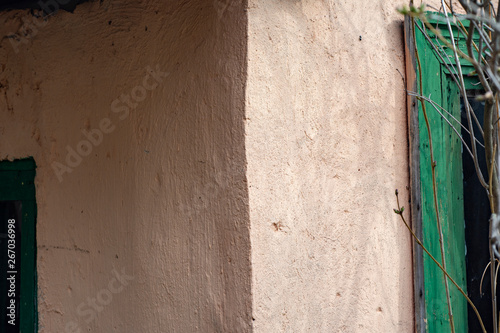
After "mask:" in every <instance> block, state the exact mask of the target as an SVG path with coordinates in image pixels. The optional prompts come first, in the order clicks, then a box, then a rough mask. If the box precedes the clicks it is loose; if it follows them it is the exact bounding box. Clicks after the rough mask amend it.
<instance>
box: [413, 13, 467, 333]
mask: <svg viewBox="0 0 500 333" xmlns="http://www.w3.org/2000/svg"><path fill="white" fill-rule="evenodd" d="M412 24H413V25H415V22H414V19H413V18H412ZM413 40H416V37H415V30H413ZM415 58H416V59H417V64H418V74H419V75H418V76H419V82H420V86H419V89H420V95H423V88H422V64H421V63H420V58H419V56H418V50H417V45H416V44H415ZM420 103H421V105H422V111H423V114H424V118H425V125H426V127H427V135H428V138H429V150H430V154H431V168H432V169H431V173H432V193H433V197H434V207H435V211H436V223H437V228H438V233H439V245H440V246H439V248H440V250H441V262H442V263H443V269H444V270H443V279H444V287H445V291H446V304H447V306H448V317H449V319H450V327H451V332H452V333H454V332H455V324H454V322H453V311H452V307H451V299H450V287H449V285H448V279H447V278H446V275H447V274H446V258H445V255H444V243H443V229H442V226H441V220H440V216H439V206H438V200H437V185H436V161H435V160H434V150H433V146H432V134H431V127H430V124H429V119H428V117H427V111H426V109H425V102H423V101H422V100H420ZM469 130H470V129H469Z"/></svg>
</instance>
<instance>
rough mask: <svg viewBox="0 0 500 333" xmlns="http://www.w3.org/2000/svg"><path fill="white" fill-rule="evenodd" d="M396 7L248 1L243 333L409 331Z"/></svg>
mask: <svg viewBox="0 0 500 333" xmlns="http://www.w3.org/2000/svg"><path fill="white" fill-rule="evenodd" d="M396 5H397V4H395V3H394V2H393V1H312V0H311V1H260V0H250V3H249V12H248V19H249V26H248V36H249V40H248V52H249V53H248V82H247V102H246V107H247V110H246V134H247V138H246V143H247V152H246V154H247V160H248V184H249V196H250V221H251V241H252V270H253V278H252V281H253V287H252V293H253V309H254V314H253V316H254V319H255V320H254V328H255V332H262V333H267V332H411V331H413V314H412V313H413V307H412V302H413V301H412V266H411V250H410V245H409V244H410V242H409V241H410V239H409V236H408V232H407V230H406V229H405V227H404V225H403V224H402V223H401V222H400V221H399V220H398V218H397V216H396V215H395V214H394V212H393V211H392V208H394V207H395V205H396V203H395V197H394V190H395V189H396V188H398V189H399V190H400V192H401V193H402V194H403V197H402V199H403V201H402V202H403V204H404V205H405V206H407V198H408V191H407V189H406V188H405V187H406V186H407V185H408V164H407V153H408V152H407V137H406V111H405V93H404V84H403V78H402V76H401V73H404V72H405V70H404V53H403V40H402V25H401V23H402V17H401V16H399V14H398V13H396V11H395V6H396Z"/></svg>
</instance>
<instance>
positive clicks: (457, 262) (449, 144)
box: [415, 22, 477, 333]
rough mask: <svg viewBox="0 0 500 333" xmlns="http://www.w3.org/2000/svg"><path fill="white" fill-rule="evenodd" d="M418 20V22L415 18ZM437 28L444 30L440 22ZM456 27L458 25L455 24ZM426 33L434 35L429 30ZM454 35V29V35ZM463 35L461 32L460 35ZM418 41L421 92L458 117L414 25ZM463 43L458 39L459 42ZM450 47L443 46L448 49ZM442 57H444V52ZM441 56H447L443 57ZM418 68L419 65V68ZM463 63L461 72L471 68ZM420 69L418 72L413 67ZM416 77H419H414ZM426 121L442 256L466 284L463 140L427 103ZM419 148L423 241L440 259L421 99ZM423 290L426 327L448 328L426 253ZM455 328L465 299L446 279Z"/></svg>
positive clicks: (463, 328) (436, 274) (440, 288)
mask: <svg viewBox="0 0 500 333" xmlns="http://www.w3.org/2000/svg"><path fill="white" fill-rule="evenodd" d="M417 24H420V26H422V24H421V22H419V23H417ZM441 31H446V28H445V27H442V29H441ZM455 32H456V30H455ZM429 34H430V37H431V38H433V37H434V36H432V34H431V33H430V32H429ZM455 36H457V34H456V35H455ZM462 38H463V36H462ZM415 39H416V47H417V49H418V54H419V58H420V62H421V65H422V79H423V84H422V85H423V87H422V89H423V95H424V96H426V97H429V96H430V98H431V99H432V100H433V101H434V102H436V103H437V104H438V105H440V106H442V107H443V108H445V109H446V110H447V111H448V112H450V113H451V114H452V115H453V116H454V117H455V118H456V119H458V120H460V94H459V90H458V87H457V86H456V84H455V82H454V81H453V80H452V78H451V75H449V71H448V69H447V68H446V66H445V65H444V63H443V61H442V59H440V58H439V57H438V54H437V53H436V52H435V50H433V48H432V46H431V44H430V43H429V42H428V41H427V40H426V38H425V36H424V35H423V34H422V32H421V31H420V30H419V29H415ZM460 43H462V41H461V42H460ZM448 52H449V50H447V51H446V53H448ZM443 58H444V59H446V58H445V57H443ZM445 61H448V60H447V59H446V60H445ZM417 71H418V68H417ZM470 71H471V69H470V68H465V69H464V72H466V73H467V72H470ZM417 75H418V73H417ZM417 81H418V80H417ZM466 81H467V83H466V85H467V88H468V89H469V88H471V87H477V86H475V85H474V83H475V82H474V81H477V79H475V78H473V77H466ZM426 109H427V115H428V119H429V122H430V128H431V134H432V141H433V147H434V157H435V160H436V163H437V165H436V181H437V194H438V206H439V207H438V209H439V213H440V218H441V224H442V228H443V235H444V246H445V258H446V264H447V269H448V273H450V275H451V276H452V277H453V278H454V280H455V281H456V282H457V283H458V284H459V285H460V286H461V288H463V290H464V291H465V290H466V286H467V282H466V281H467V280H466V264H465V254H466V249H465V228H464V205H463V175H462V152H461V149H462V144H461V141H460V139H459V137H458V136H457V135H456V134H455V132H454V131H453V129H452V128H451V127H450V125H449V124H448V123H447V122H446V121H445V120H444V119H443V118H442V116H441V115H440V114H439V113H438V112H437V111H436V110H435V109H434V108H433V107H432V105H431V104H430V103H427V104H426ZM445 116H446V118H447V119H448V121H449V122H451V123H452V124H453V125H454V126H456V127H458V128H459V125H458V123H457V122H455V121H454V120H453V119H452V117H451V116H449V115H445ZM418 118H419V121H418V123H419V132H420V133H419V136H420V143H419V151H420V181H421V183H420V186H421V203H422V207H421V209H422V226H421V228H422V237H423V243H424V245H425V246H426V247H427V249H428V250H429V251H430V252H431V253H432V255H433V256H434V257H435V258H436V259H438V260H439V261H441V252H440V245H439V238H438V228H437V222H436V215H435V210H434V209H435V207H434V201H433V189H432V173H431V170H432V169H431V162H430V150H429V140H428V133H427V127H426V125H425V121H424V117H423V112H422V109H421V106H420V104H419V116H418ZM423 271H424V291H425V315H426V319H427V320H426V327H427V329H426V331H427V332H431V333H442V332H450V323H449V317H448V308H447V303H446V293H445V286H444V278H443V273H442V271H441V270H440V269H439V268H438V267H437V265H435V264H434V262H432V260H431V259H430V258H428V257H427V256H426V255H424V258H423ZM449 288H450V297H451V301H452V307H453V315H454V323H455V328H456V332H467V331H468V328H467V327H468V324H467V302H466V300H465V299H464V297H463V296H462V295H461V294H460V293H459V292H458V291H457V290H456V288H455V287H454V286H453V285H452V284H451V282H450V283H449Z"/></svg>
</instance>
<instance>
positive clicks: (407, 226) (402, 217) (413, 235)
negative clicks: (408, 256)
mask: <svg viewBox="0 0 500 333" xmlns="http://www.w3.org/2000/svg"><path fill="white" fill-rule="evenodd" d="M396 201H397V203H398V210H397V212H396V214H398V215H399V216H400V217H401V220H402V221H403V223H404V224H405V226H406V228H407V229H408V231H410V233H411V235H412V237H413V239H414V240H415V242H417V244H418V245H419V246H420V247H421V248H422V250H424V252H425V253H426V254H427V255H428V256H429V258H431V259H432V261H434V263H435V264H436V265H437V266H438V267H439V269H441V271H442V272H443V274H444V275H445V276H446V277H447V278H448V279H450V281H451V283H453V285H454V286H455V287H456V288H457V289H458V291H459V292H460V293H461V294H462V296H464V297H465V299H466V300H467V303H469V305H470V306H471V308H472V310H473V311H474V313H475V314H476V317H477V319H478V320H479V324H480V325H481V329H482V330H483V333H486V328H485V327H484V324H483V319H482V318H481V315H480V314H479V311H478V310H477V308H476V306H475V305H474V303H472V300H471V299H470V298H469V296H467V294H466V293H465V292H464V291H463V289H462V288H460V286H459V285H458V284H457V283H456V282H455V280H453V278H452V277H451V276H450V275H449V274H448V272H447V271H446V270H445V268H444V267H443V266H441V264H440V263H439V261H437V260H436V258H434V256H433V255H432V254H431V253H430V252H429V251H428V250H427V248H426V247H425V246H424V244H423V243H422V242H421V241H420V239H419V238H418V237H417V235H415V233H414V232H413V230H412V229H411V228H410V226H409V225H408V222H406V219H405V217H404V216H403V212H402V211H401V206H400V205H399V197H398V194H397V192H396Z"/></svg>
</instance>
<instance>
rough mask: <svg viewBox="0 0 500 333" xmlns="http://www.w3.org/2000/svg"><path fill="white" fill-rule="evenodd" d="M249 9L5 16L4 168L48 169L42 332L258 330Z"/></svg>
mask: <svg viewBox="0 0 500 333" xmlns="http://www.w3.org/2000/svg"><path fill="white" fill-rule="evenodd" d="M242 6H243V4H239V5H238V6H232V7H227V6H225V5H224V2H221V3H217V2H215V3H213V2H203V1H170V2H168V3H166V2H164V1H160V0H158V1H139V2H130V1H122V0H113V1H97V2H90V3H86V4H83V5H81V6H78V7H77V9H76V11H75V12H74V13H67V12H59V13H57V14H56V15H55V16H53V17H50V18H49V19H48V21H47V22H46V23H43V21H42V20H36V22H37V23H38V24H39V27H38V28H36V29H32V30H28V31H22V29H21V27H22V25H23V19H28V20H33V17H32V16H31V15H29V14H28V12H27V11H13V12H2V13H0V36H2V37H3V38H2V42H1V44H0V45H1V48H0V68H1V70H2V72H1V74H0V159H6V158H8V159H14V158H21V157H26V156H34V158H35V160H36V162H37V164H38V170H37V177H36V187H37V204H38V225H37V242H38V276H39V317H40V332H44V333H53V332H106V333H109V332H120V333H121V332H133V333H137V332H180V333H183V332H248V331H249V330H250V326H251V296H250V282H251V280H250V279H251V278H250V277H251V273H250V242H249V230H248V227H249V220H248V195H247V184H246V178H245V177H246V165H245V150H244V124H243V118H244V84H245V81H246V76H245V70H246V53H247V52H246V24H245V22H246V13H245V11H244V10H243V7H242ZM14 33H16V34H19V35H21V36H24V34H27V38H26V40H25V41H26V43H24V42H23V43H17V42H15V41H14V40H13V39H12V38H10V37H8V36H12V35H13V34H14ZM11 41H13V43H11ZM13 46H14V47H13ZM15 48H18V52H17V53H16V52H15ZM157 65H158V69H159V70H160V71H161V72H168V73H169V74H168V75H166V74H165V75H159V73H156V75H159V76H158V77H157V81H156V82H155V79H154V78H153V77H147V75H149V74H148V70H147V69H146V67H147V66H151V67H152V69H155V68H156V66H157ZM145 78H146V81H144V80H145ZM155 85H156V86H155ZM154 86H155V87H154ZM144 87H148V88H149V90H145V88H144ZM122 94H125V95H127V94H135V96H136V98H137V101H136V102H133V101H131V102H130V103H131V105H133V103H136V104H137V105H134V107H133V108H132V107H130V106H129V107H128V108H129V112H128V113H127V111H126V109H127V103H128V102H126V98H127V97H126V96H125V97H123V98H124V101H119V102H116V103H115V104H113V101H115V100H116V99H117V98H120V97H121V96H122ZM115 111H117V112H115ZM103 119H108V120H104V123H102V124H103V125H104V127H103V128H104V129H108V130H110V128H113V130H112V131H111V130H110V133H107V134H103V137H102V138H101V139H99V135H96V136H95V139H94V140H95V141H96V142H99V141H100V140H102V142H99V144H96V145H95V146H92V147H91V149H92V151H91V153H90V154H89V155H88V156H85V157H83V158H82V160H81V162H79V163H78V161H77V160H76V159H74V158H73V160H70V163H72V165H73V166H74V167H72V170H71V173H63V174H61V175H60V176H61V178H62V181H61V182H59V180H58V177H57V176H56V173H55V172H54V170H53V169H52V166H53V163H54V162H59V163H61V164H67V163H66V161H65V159H66V155H67V147H70V148H71V149H75V150H77V148H78V144H79V142H80V141H82V140H86V138H85V136H84V134H82V130H87V131H91V130H94V129H96V128H99V127H100V124H101V122H102V121H103ZM84 148H85V147H83V148H81V151H83V152H85V153H86V152H88V150H85V149H84ZM87 148H88V147H87ZM59 167H61V166H59ZM65 170H66V171H68V170H67V169H65ZM115 271H118V272H120V274H119V275H120V276H121V280H117V279H116V278H117V276H116V275H117V273H116V272H115ZM122 273H124V274H125V275H126V276H127V277H128V278H127V277H125V276H123V275H122ZM94 302H95V303H96V304H92V303H94Z"/></svg>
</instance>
